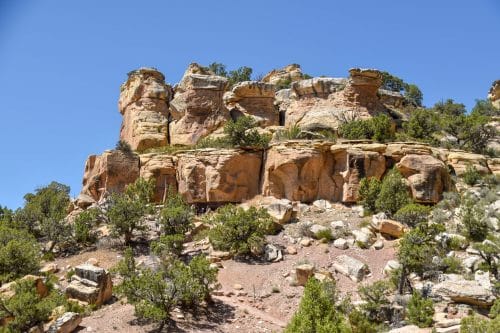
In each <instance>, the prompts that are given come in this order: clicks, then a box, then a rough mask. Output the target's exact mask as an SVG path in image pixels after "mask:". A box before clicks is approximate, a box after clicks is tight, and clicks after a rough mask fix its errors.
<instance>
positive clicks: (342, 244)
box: [333, 238, 349, 250]
mask: <svg viewBox="0 0 500 333" xmlns="http://www.w3.org/2000/svg"><path fill="white" fill-rule="evenodd" d="M333 246H334V247H336V248H337V249H341V250H346V249H347V248H348V247H349V244H347V240H345V239H344V238H338V239H336V240H334V241H333Z"/></svg>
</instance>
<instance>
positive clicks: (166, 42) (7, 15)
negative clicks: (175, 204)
mask: <svg viewBox="0 0 500 333" xmlns="http://www.w3.org/2000/svg"><path fill="white" fill-rule="evenodd" d="M499 36H500V1H498V0H474V1H472V0H420V1H402V0H394V1H384V0H378V1H372V0H366V1H351V0H349V1H347V0H344V1H327V0H316V1H294V0H279V1H278V0H253V1H236V0H213V1H207V0H199V1H167V0H156V1H154V0H149V1H148V0H144V1H137V0H135V1H128V0H71V1H66V0H59V1H55V0H45V1H34V0H33V1H30V0H11V1H6V0H0V150H1V155H0V205H7V206H9V207H11V208H16V207H18V206H20V205H22V204H23V198H22V197H23V195H24V194H25V193H27V192H31V191H33V190H34V188H36V187H39V186H42V185H46V184H48V183H49V182H50V181H52V180H56V181H59V182H62V183H65V184H67V185H70V186H71V193H72V195H73V196H75V195H76V194H77V193H78V192H79V191H80V189H81V179H82V175H83V167H84V163H85V159H86V158H87V156H88V155H89V154H100V153H101V152H102V151H103V150H105V149H110V148H112V147H114V145H115V143H116V141H117V139H118V135H119V130H120V122H121V116H120V114H119V112H118V110H117V101H118V95H119V86H120V84H121V83H122V82H123V81H124V80H125V79H126V73H127V72H129V71H130V70H132V69H135V68H137V67H141V66H153V67H156V68H158V69H159V70H160V71H162V72H163V73H164V74H165V76H166V78H167V81H168V82H170V83H175V82H177V81H178V80H179V79H180V77H181V76H182V73H183V72H184V70H185V68H186V67H187V65H188V64H189V63H190V62H193V61H195V62H199V63H201V64H208V63H210V62H213V61H217V62H222V63H225V64H226V65H227V66H228V67H229V68H235V67H238V66H243V65H245V66H250V67H252V68H253V69H254V73H255V74H265V73H266V72H268V71H269V70H271V69H273V68H277V67H282V66H284V65H287V64H289V63H299V64H301V66H302V69H303V71H304V72H306V73H308V74H310V75H313V76H315V75H317V76H319V75H327V76H335V77H339V76H346V75H347V70H348V69H349V68H350V67H355V66H356V67H373V68H378V69H383V70H387V71H389V72H391V73H393V74H395V75H397V76H399V77H401V78H403V79H404V80H405V81H407V82H410V83H415V84H417V85H418V86H419V87H420V88H421V90H422V91H423V93H424V104H426V105H428V106H429V105H432V104H434V103H435V102H436V101H439V100H441V99H445V98H453V99H455V100H456V101H459V102H462V103H464V104H466V105H467V106H468V107H469V108H470V107H472V106H473V104H474V100H475V99H477V98H480V99H484V98H486V95H487V92H488V89H489V88H490V86H491V83H492V82H493V81H494V80H495V79H500V42H499V39H500V37H499Z"/></svg>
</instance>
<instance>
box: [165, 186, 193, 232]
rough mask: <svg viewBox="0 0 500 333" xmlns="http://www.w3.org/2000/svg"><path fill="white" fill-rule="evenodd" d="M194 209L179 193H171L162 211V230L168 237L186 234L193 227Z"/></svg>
mask: <svg viewBox="0 0 500 333" xmlns="http://www.w3.org/2000/svg"><path fill="white" fill-rule="evenodd" d="M193 216H194V211H193V209H192V208H191V207H190V206H189V205H188V204H187V203H186V202H185V201H184V199H183V198H182V196H181V195H180V194H178V193H169V194H168V196H167V199H166V201H165V203H164V205H163V208H162V209H161V211H160V226H161V230H162V232H163V233H164V234H166V235H172V234H185V233H186V232H187V231H188V230H189V229H190V228H191V227H192V224H193V222H192V220H193Z"/></svg>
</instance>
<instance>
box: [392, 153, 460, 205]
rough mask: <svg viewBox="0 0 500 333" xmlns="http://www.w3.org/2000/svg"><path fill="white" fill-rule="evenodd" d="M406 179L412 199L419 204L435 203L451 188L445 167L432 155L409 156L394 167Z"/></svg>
mask: <svg viewBox="0 0 500 333" xmlns="http://www.w3.org/2000/svg"><path fill="white" fill-rule="evenodd" d="M396 167H397V168H398V170H399V172H400V173H401V174H402V175H403V177H405V178H406V179H408V182H409V184H410V188H411V191H412V195H413V198H414V199H415V201H417V202H421V203H437V202H439V200H441V194H442V193H443V192H446V191H448V190H449V189H450V188H451V185H450V181H451V180H450V175H449V173H448V168H447V167H446V165H445V164H444V163H443V162H442V161H440V160H438V159H437V158H436V157H434V156H432V155H416V154H409V155H406V156H404V157H403V158H402V159H401V161H399V163H398V164H397V165H396Z"/></svg>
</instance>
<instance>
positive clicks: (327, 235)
mask: <svg viewBox="0 0 500 333" xmlns="http://www.w3.org/2000/svg"><path fill="white" fill-rule="evenodd" d="M314 237H316V239H326V240H327V241H329V242H330V241H332V240H333V235H332V230H331V229H324V230H320V231H318V232H317V233H316V234H315V235H314Z"/></svg>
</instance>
